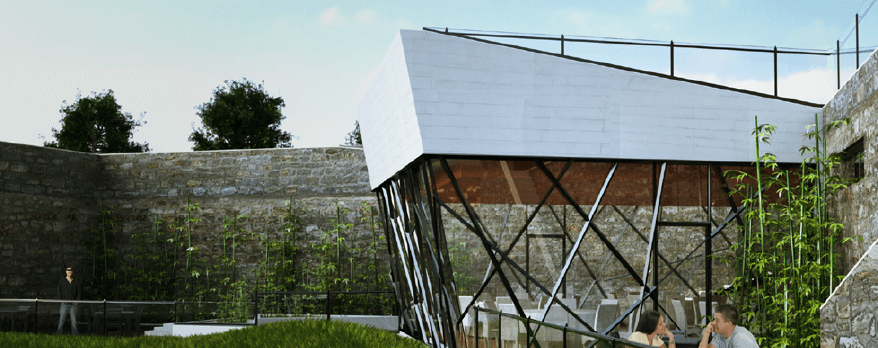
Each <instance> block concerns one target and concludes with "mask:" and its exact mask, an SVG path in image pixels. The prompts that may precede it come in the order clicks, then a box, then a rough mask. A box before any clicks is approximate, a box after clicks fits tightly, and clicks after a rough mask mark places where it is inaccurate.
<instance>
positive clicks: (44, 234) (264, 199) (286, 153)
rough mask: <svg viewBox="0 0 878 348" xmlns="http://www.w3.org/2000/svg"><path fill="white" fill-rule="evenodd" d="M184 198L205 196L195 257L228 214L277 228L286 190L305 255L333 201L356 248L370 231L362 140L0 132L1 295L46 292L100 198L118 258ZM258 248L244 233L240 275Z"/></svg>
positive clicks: (205, 251) (81, 249)
mask: <svg viewBox="0 0 878 348" xmlns="http://www.w3.org/2000/svg"><path fill="white" fill-rule="evenodd" d="M187 198H189V199H190V200H191V201H192V202H193V203H198V204H199V205H200V209H199V210H197V211H195V212H194V213H193V218H198V219H201V220H202V222H201V223H199V224H196V225H195V227H194V228H193V244H195V246H196V247H198V248H199V249H201V250H202V252H201V253H200V255H199V257H205V258H208V257H213V256H215V255H216V253H217V252H218V249H219V247H218V244H217V241H218V240H219V235H220V234H221V233H222V219H223V216H226V217H232V216H234V215H250V218H249V219H244V220H243V221H241V223H240V224H239V225H238V228H244V229H246V230H247V231H248V232H254V233H257V234H261V235H263V236H265V234H266V233H268V234H271V235H272V237H271V238H277V235H278V234H279V233H280V231H281V226H282V225H283V221H282V220H283V215H284V214H285V213H286V209H285V208H286V205H285V203H284V202H285V201H289V200H290V199H292V201H293V206H294V207H295V208H296V209H298V208H304V209H306V211H305V212H301V213H299V214H298V218H299V220H300V226H301V230H302V231H301V232H299V240H298V246H299V248H300V250H301V251H302V254H306V255H307V254H308V252H309V251H310V249H309V245H310V244H311V243H313V242H314V241H316V240H319V238H320V236H322V235H323V233H324V232H325V231H330V230H332V228H333V226H332V219H335V218H336V206H338V207H341V208H342V209H344V210H346V211H344V210H343V213H342V215H341V220H342V222H343V223H354V224H355V226H354V228H353V230H352V231H349V232H347V233H348V234H347V235H342V236H341V237H344V238H346V239H348V240H357V241H359V244H355V245H354V247H364V246H365V245H363V244H365V243H367V242H368V241H371V239H372V237H371V230H370V229H369V228H368V224H364V223H360V220H361V218H362V217H364V213H365V210H364V209H363V207H364V206H363V203H366V204H367V205H369V206H372V205H374V204H375V201H376V199H375V195H374V194H373V193H371V192H370V191H369V185H368V169H367V167H366V165H365V158H364V155H363V152H362V150H361V149H355V148H313V149H263V150H233V151H209V152H190V153H146V154H100V155H98V154H85V153H77V152H71V151H65V150H58V149H51V148H43V147H38V146H30V145H21V144H10V143H3V142H0V252H2V254H0V266H3V267H2V268H0V297H5V298H33V297H40V298H51V297H53V296H54V285H55V284H56V281H57V278H58V277H62V276H63V267H64V266H65V265H72V266H74V267H79V268H80V270H81V269H82V267H85V266H86V265H87V264H88V262H87V259H88V251H89V248H88V247H87V246H86V243H85V239H86V237H87V234H88V232H87V231H88V229H90V228H96V227H98V226H96V225H98V224H99V223H100V221H99V220H100V209H101V208H100V207H101V205H102V204H103V205H104V206H108V207H112V208H114V209H115V211H114V214H113V216H114V218H115V219H117V222H116V225H115V227H114V230H115V231H116V232H117V235H116V236H115V238H114V240H115V241H116V245H115V246H114V247H115V249H116V255H117V257H118V258H120V259H121V258H124V257H128V256H129V255H130V252H131V250H132V247H133V245H132V243H131V236H132V234H134V233H142V232H147V231H152V229H153V227H154V226H153V221H154V219H155V218H156V217H158V218H159V219H164V220H165V221H172V220H173V219H174V218H175V217H176V216H178V215H179V214H183V213H185V205H186V199H187ZM377 216H378V214H377V211H376V217H377ZM161 228H163V229H165V230H169V229H170V227H168V226H167V225H163V226H162V227H161ZM378 231H379V232H383V229H379V230H378ZM257 247H258V244H257V243H256V242H255V239H254V238H250V241H248V242H245V243H244V245H243V246H242V248H243V250H241V254H239V255H244V259H243V260H240V262H239V266H238V267H239V273H242V274H247V273H248V272H247V271H249V270H250V269H252V268H254V267H255V263H256V261H257V260H258V259H259V257H260V253H259V251H258V250H256V248H257ZM308 258H309V257H307V256H306V257H304V258H303V259H300V260H298V261H299V262H300V263H303V262H307V259H308ZM84 274H85V272H81V273H80V274H79V275H80V276H83V275H84Z"/></svg>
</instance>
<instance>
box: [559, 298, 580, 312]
mask: <svg viewBox="0 0 878 348" xmlns="http://www.w3.org/2000/svg"><path fill="white" fill-rule="evenodd" d="M558 302H561V303H563V304H564V305H565V306H567V308H570V309H571V310H573V309H576V304H577V302H576V299H575V298H561V299H558ZM558 307H559V308H560V307H561V306H558Z"/></svg>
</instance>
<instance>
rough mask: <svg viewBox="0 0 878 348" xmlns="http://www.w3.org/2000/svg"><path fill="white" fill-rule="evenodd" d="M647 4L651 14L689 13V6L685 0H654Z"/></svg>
mask: <svg viewBox="0 0 878 348" xmlns="http://www.w3.org/2000/svg"><path fill="white" fill-rule="evenodd" d="M646 6H647V10H648V11H649V13H650V14H688V13H689V6H688V5H687V4H686V3H685V2H684V1H683V0H652V1H650V2H649V3H648V4H647V5H646Z"/></svg>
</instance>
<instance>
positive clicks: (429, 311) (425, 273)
mask: <svg viewBox="0 0 878 348" xmlns="http://www.w3.org/2000/svg"><path fill="white" fill-rule="evenodd" d="M400 176H401V180H402V182H403V184H404V185H403V187H404V188H405V189H406V190H405V191H404V192H405V193H406V194H407V195H408V196H409V197H410V198H411V201H412V205H413V207H410V210H411V211H413V212H414V216H413V218H414V221H413V222H412V231H411V233H410V234H406V238H408V240H409V242H410V245H411V246H412V253H413V254H415V256H416V259H417V260H418V263H417V264H416V268H417V269H418V270H419V271H420V273H421V279H422V281H424V282H425V283H424V284H423V292H422V293H421V297H422V298H423V299H424V301H423V302H422V306H423V309H424V316H425V317H426V320H427V324H428V327H429V328H430V333H431V337H432V338H433V341H432V343H433V345H436V344H437V342H436V341H437V339H438V337H440V336H441V328H440V329H439V331H437V328H436V326H435V323H434V322H433V320H432V319H433V313H434V312H435V311H434V307H435V306H436V298H435V294H434V293H433V281H432V280H431V279H430V273H429V270H428V269H427V268H426V267H421V265H424V264H426V263H427V261H426V260H427V257H426V256H425V254H427V253H432V250H430V248H429V245H427V252H425V251H424V247H425V246H424V243H423V241H424V240H425V238H424V237H423V234H422V233H421V229H422V228H423V226H424V224H423V220H421V219H419V214H418V207H417V205H416V204H415V202H416V201H415V200H416V199H417V193H416V192H415V188H414V187H413V185H414V183H413V182H410V181H409V180H407V179H408V178H409V177H410V176H411V172H410V170H408V169H406V170H403V171H402V172H401V173H400ZM427 243H429V241H428V240H427ZM425 266H426V265H425Z"/></svg>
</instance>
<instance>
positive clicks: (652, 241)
mask: <svg viewBox="0 0 878 348" xmlns="http://www.w3.org/2000/svg"><path fill="white" fill-rule="evenodd" d="M667 167H668V163H667V162H663V163H662V169H661V174H659V180H658V189H657V190H656V195H655V205H653V208H652V209H653V210H652V224H651V225H650V227H649V247H647V249H646V258H645V259H644V260H645V263H646V264H644V265H643V287H641V288H640V298H643V292H644V291H645V290H646V282H647V280H648V279H649V264H650V263H651V261H653V260H650V257H651V256H652V257H653V258H655V253H658V243H656V235H657V234H656V232H657V229H658V216H659V212H660V211H661V205H660V204H659V203H660V202H661V200H662V188H664V184H665V170H666V169H667ZM669 266H670V265H669ZM655 272H656V275H655V278H654V279H653V283H654V284H655V286H656V289H658V281H657V280H658V273H657V272H658V268H656V269H655ZM654 294H655V295H653V296H654V297H653V302H655V304H656V305H657V304H658V296H657V293H654Z"/></svg>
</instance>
